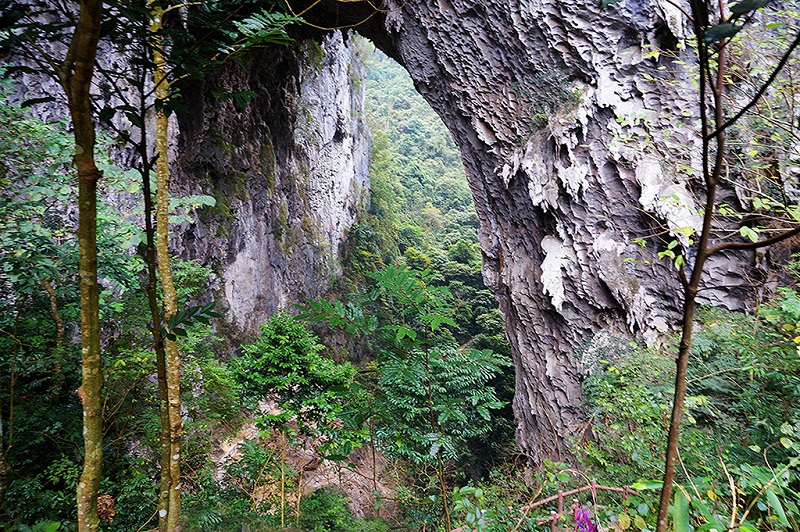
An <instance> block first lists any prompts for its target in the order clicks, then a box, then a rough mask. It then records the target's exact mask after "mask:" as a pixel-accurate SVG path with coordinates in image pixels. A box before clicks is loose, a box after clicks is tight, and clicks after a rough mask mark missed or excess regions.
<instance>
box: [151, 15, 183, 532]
mask: <svg viewBox="0 0 800 532" xmlns="http://www.w3.org/2000/svg"><path fill="white" fill-rule="evenodd" d="M163 16H164V9H163V8H162V7H160V6H158V5H155V4H153V3H151V4H150V31H151V34H152V37H153V47H152V52H153V64H154V69H153V85H154V87H155V96H156V105H155V108H156V136H155V143H156V183H157V191H156V255H157V259H158V271H159V274H160V278H161V289H162V296H163V302H164V313H163V317H164V323H165V324H169V322H170V320H171V319H172V318H173V317H174V316H175V314H176V313H177V311H178V296H177V292H176V291H175V284H174V282H173V279H172V265H171V263H170V257H169V181H170V171H169V153H168V149H167V148H168V139H169V118H168V116H167V113H166V109H165V106H166V104H167V101H168V99H169V92H170V86H169V81H168V79H167V66H166V59H165V56H164V44H163V39H162V30H163V25H162V23H163ZM163 341H164V351H165V366H166V367H165V370H166V371H165V376H166V391H167V402H166V408H165V409H163V408H162V410H161V413H162V416H163V415H164V414H166V415H167V421H168V425H169V467H168V470H167V471H168V473H169V483H168V487H169V490H168V493H167V495H166V504H167V507H166V508H163V507H161V504H163V499H164V497H163V488H164V487H165V486H166V485H167V482H166V479H165V477H162V496H161V497H159V530H169V531H175V530H179V529H180V526H179V516H180V508H181V478H180V477H181V463H180V461H181V437H182V433H183V425H182V421H181V396H180V393H181V386H180V355H179V353H178V344H177V342H176V341H175V339H174V337H173V338H172V339H171V338H169V337H168V335H165V337H164V338H163ZM160 373H161V372H159V374H160ZM164 425H165V423H164V418H163V417H162V427H163V426H164ZM165 451H166V449H165V448H163V447H162V457H164V456H166V453H165ZM162 467H163V465H162Z"/></svg>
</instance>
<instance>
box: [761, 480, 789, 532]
mask: <svg viewBox="0 0 800 532" xmlns="http://www.w3.org/2000/svg"><path fill="white" fill-rule="evenodd" d="M764 495H766V496H767V501H769V505H770V506H771V507H772V510H773V511H774V512H775V515H776V516H777V517H778V522H779V523H780V524H781V525H783V526H785V527H786V528H789V520H788V519H787V518H786V512H785V511H784V510H783V505H782V504H781V501H780V500H779V499H778V496H777V495H775V492H774V491H772V490H770V489H768V490H766V491H765V492H764Z"/></svg>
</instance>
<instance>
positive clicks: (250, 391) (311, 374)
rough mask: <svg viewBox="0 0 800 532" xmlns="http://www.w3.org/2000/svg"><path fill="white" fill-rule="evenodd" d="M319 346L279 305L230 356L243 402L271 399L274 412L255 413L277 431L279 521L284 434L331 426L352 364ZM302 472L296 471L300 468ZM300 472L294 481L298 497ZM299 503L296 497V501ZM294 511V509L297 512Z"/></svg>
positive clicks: (307, 433)
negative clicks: (340, 361)
mask: <svg viewBox="0 0 800 532" xmlns="http://www.w3.org/2000/svg"><path fill="white" fill-rule="evenodd" d="M323 349H324V346H323V345H322V344H320V343H319V342H318V341H317V338H316V337H315V336H314V335H313V334H312V333H311V332H309V331H308V329H306V328H305V326H304V325H303V323H301V322H298V321H296V320H295V319H294V318H293V317H292V316H291V315H290V314H288V313H287V312H285V311H279V312H277V313H276V314H273V315H272V316H271V317H270V319H269V320H268V321H267V323H266V324H264V325H262V326H261V334H260V335H259V336H258V339H256V341H255V342H254V343H252V344H247V345H245V346H243V351H244V353H243V354H242V355H241V356H239V357H237V358H236V359H235V360H234V362H233V371H234V375H235V376H236V378H237V379H238V381H239V382H240V383H241V385H242V390H243V394H244V397H245V399H246V400H247V402H248V405H249V406H250V407H251V408H253V409H254V410H258V409H259V405H258V403H259V402H260V401H263V400H273V401H275V403H276V404H277V406H278V408H279V409H280V412H279V413H277V414H268V413H262V414H259V417H258V423H259V425H260V426H261V428H264V429H267V430H271V429H277V430H278V431H280V436H281V526H285V514H286V446H287V440H288V437H289V436H290V435H294V434H296V433H299V434H300V435H302V436H311V435H314V434H322V433H325V432H331V431H335V429H336V427H337V425H338V421H337V420H338V417H339V414H340V413H341V411H342V409H343V408H344V398H345V397H346V394H347V390H348V387H349V385H350V382H351V381H352V380H353V376H354V375H355V372H356V369H355V367H353V366H352V365H351V364H349V363H344V364H338V363H336V362H334V361H333V360H331V359H329V358H325V357H324V356H322V355H321V353H320V352H321V351H322V350H323ZM300 475H302V471H301V472H300ZM301 488H302V476H301V477H300V480H299V484H298V487H297V493H298V499H299V495H300V490H301ZM297 504H298V508H299V500H298V502H297ZM298 517H299V514H298Z"/></svg>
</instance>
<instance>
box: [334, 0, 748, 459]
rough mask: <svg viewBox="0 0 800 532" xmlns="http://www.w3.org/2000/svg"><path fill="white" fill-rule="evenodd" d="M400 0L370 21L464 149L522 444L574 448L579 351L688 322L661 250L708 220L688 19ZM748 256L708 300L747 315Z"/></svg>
mask: <svg viewBox="0 0 800 532" xmlns="http://www.w3.org/2000/svg"><path fill="white" fill-rule="evenodd" d="M335 4H336V5H335V6H333V5H332V3H328V8H327V9H330V10H331V11H334V10H338V15H337V16H338V17H339V18H340V19H344V18H345V17H344V16H343V14H342V13H343V10H344V7H343V6H344V5H345V4H343V3H340V2H337V3H335ZM360 4H364V3H363V2H361V3H360ZM387 4H388V5H387V6H386V7H387V8H388V9H387V10H386V12H385V13H384V14H381V15H380V16H376V17H374V18H373V19H370V20H369V21H368V22H367V23H365V24H363V25H361V26H360V27H359V31H361V32H362V33H364V34H365V35H367V36H369V37H370V38H372V39H373V40H374V42H375V43H376V44H377V45H378V46H379V47H381V48H382V49H383V50H384V51H385V52H386V53H387V54H389V55H390V56H392V57H394V58H395V59H397V60H398V61H399V62H400V63H401V64H402V65H404V66H405V67H406V69H407V70H408V71H409V73H410V74H411V77H412V78H413V80H414V82H415V85H416V87H417V89H418V90H419V92H420V93H421V94H422V95H423V96H424V97H425V98H426V99H427V100H428V102H430V104H431V105H432V107H433V108H434V109H435V110H436V111H437V112H438V113H439V115H440V116H441V117H442V119H443V120H444V122H445V124H446V125H447V126H448V128H449V129H450V131H451V132H452V133H453V135H454V138H455V140H456V143H457V144H458V145H459V146H460V148H461V153H462V158H463V161H464V165H465V168H466V171H467V175H468V179H469V182H470V185H471V188H472V191H473V195H474V198H475V205H476V208H477V211H478V215H479V218H480V221H481V229H480V241H481V247H482V250H483V264H484V279H485V281H486V283H487V285H489V286H490V287H491V288H492V289H493V291H494V292H495V294H496V295H497V297H498V299H499V301H500V306H501V310H502V312H503V314H504V316H505V320H506V325H507V328H508V335H509V339H510V340H511V344H512V347H513V354H514V362H515V366H516V372H517V377H516V397H515V399H514V408H515V414H516V418H517V422H518V428H517V436H518V442H519V443H520V444H521V445H522V447H523V448H524V450H525V451H527V453H528V454H529V456H530V457H531V458H532V459H533V460H534V461H540V460H542V459H544V458H555V459H559V458H567V457H568V456H569V450H568V445H567V443H566V441H567V439H568V437H569V436H571V435H572V436H580V435H582V434H583V433H584V431H585V429H586V427H587V425H586V424H585V420H584V419H583V418H582V415H581V411H580V393H581V381H582V378H583V376H584V370H583V368H582V367H581V363H580V356H579V352H580V350H581V348H582V347H584V346H586V345H587V343H588V342H589V340H590V339H591V338H592V336H593V334H595V333H596V332H597V331H598V330H601V329H602V330H606V331H611V332H613V331H617V332H619V333H623V334H624V333H633V334H637V335H641V336H643V337H644V338H646V339H648V340H650V341H652V340H654V339H655V338H656V337H658V335H659V334H661V333H662V332H663V331H665V330H666V329H667V328H668V327H669V326H670V325H671V324H674V323H676V316H677V310H678V308H679V306H680V303H681V290H680V287H679V284H678V281H677V278H676V275H675V272H674V270H673V269H672V267H671V265H670V264H669V263H668V262H666V261H663V260H660V259H659V258H658V256H657V253H658V251H659V250H662V249H664V245H665V243H666V242H667V241H668V240H670V239H672V238H673V237H672V236H670V234H669V231H670V230H671V231H673V232H674V231H675V230H677V229H680V228H682V227H685V226H687V225H692V224H694V223H695V222H696V220H695V219H696V210H695V199H694V198H695V197H696V195H697V194H698V191H697V190H694V189H693V186H692V184H691V182H690V181H691V178H690V172H688V171H687V170H686V169H687V168H690V167H695V168H696V167H697V161H698V153H697V146H698V139H697V138H696V136H695V134H694V133H693V127H694V125H695V122H694V120H693V116H692V113H693V109H695V108H696V107H697V104H696V103H694V101H693V96H692V93H691V84H690V83H689V73H688V71H687V68H686V67H685V66H683V65H682V64H681V63H679V62H677V60H685V61H687V62H689V63H691V61H692V59H691V55H690V54H689V55H684V52H682V50H681V47H679V46H678V45H679V44H681V43H682V42H683V39H684V38H685V37H686V28H685V27H684V20H683V18H682V15H681V13H680V12H679V11H678V10H677V9H676V8H675V7H674V5H673V3H672V2H669V1H667V0H624V1H622V2H619V3H616V4H613V5H611V6H609V7H607V8H601V7H600V5H599V4H600V3H599V2H586V1H584V0H559V1H555V0H516V1H512V2H482V1H481V2H478V1H475V0H435V1H433V0H432V1H424V2H423V1H412V2H399V1H395V0H391V1H389V2H387ZM321 9H323V8H321ZM360 9H362V10H363V9H364V6H363V5H361V7H360ZM319 13H320V15H319V16H320V17H324V16H329V15H323V14H322V13H323V11H320V12H319ZM360 17H363V12H362V13H355V12H354V13H353V15H352V17H351V19H350V20H348V21H349V22H353V21H357V20H358V19H359V18H360ZM658 50H660V51H661V52H660V53H655V52H656V51H658ZM659 234H660V235H661V237H660V238H659V237H656V238H653V236H654V235H659ZM639 239H643V240H639ZM665 239H666V240H665ZM735 264H736V263H735V261H730V260H727V259H726V258H721V259H719V260H717V261H715V262H714V263H713V264H711V265H710V269H711V270H712V275H713V276H714V282H715V287H713V288H712V287H709V289H708V290H706V291H705V292H704V295H705V297H706V298H707V301H710V302H713V303H715V304H719V305H722V306H724V307H727V308H741V307H742V305H743V303H742V302H743V300H744V299H745V298H746V297H747V295H748V294H751V293H752V291H751V289H750V287H749V284H748V281H747V280H746V279H745V277H744V275H743V273H742V269H741V267H737V266H735Z"/></svg>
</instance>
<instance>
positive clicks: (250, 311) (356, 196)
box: [175, 31, 370, 333]
mask: <svg viewBox="0 0 800 532" xmlns="http://www.w3.org/2000/svg"><path fill="white" fill-rule="evenodd" d="M362 68H363V67H362V66H361V64H360V63H359V62H357V61H352V60H351V50H350V48H349V46H348V44H347V43H346V42H345V39H344V36H343V34H342V33H341V32H338V31H337V32H333V33H331V34H329V35H327V36H326V37H324V39H322V41H321V43H320V44H317V43H315V42H312V41H304V42H303V43H302V44H301V45H300V46H299V48H298V49H291V48H287V47H282V48H278V49H275V50H270V51H264V52H260V53H259V54H258V55H256V56H253V57H250V58H249V59H248V62H247V63H246V64H245V66H244V67H241V66H239V65H230V66H228V67H226V68H224V69H222V70H221V72H220V73H219V74H218V75H216V76H214V79H213V86H204V87H198V88H197V89H196V90H195V91H192V92H191V93H190V94H189V95H188V96H187V98H186V100H187V102H189V105H187V110H186V111H185V112H182V113H180V115H179V116H180V142H179V146H178V149H177V150H176V152H177V154H178V158H177V163H178V164H177V165H176V168H175V181H176V184H177V185H178V188H179V189H181V190H182V191H183V192H184V193H185V194H198V193H204V194H212V195H214V196H215V198H216V200H217V205H216V206H215V207H214V208H213V209H207V211H206V212H204V213H201V216H200V221H199V222H198V223H195V224H191V225H184V227H182V228H181V229H180V230H179V231H178V235H179V236H178V238H176V242H177V243H178V244H177V245H178V248H179V251H180V254H181V255H182V256H184V257H186V258H192V259H199V260H200V261H201V262H203V263H205V264H208V265H214V266H216V268H217V270H218V272H219V281H218V286H217V288H218V295H220V296H222V297H220V298H218V299H220V300H222V301H223V302H224V304H225V305H227V307H228V308H227V309H226V310H227V316H226V318H227V320H228V321H229V322H230V323H231V324H232V325H233V328H234V331H235V332H248V333H252V332H254V331H256V330H257V327H258V325H259V324H260V323H263V322H264V321H266V319H267V317H268V316H269V315H270V314H272V313H273V312H274V311H275V310H276V309H277V308H279V307H285V306H290V305H291V304H292V303H293V302H297V301H300V300H302V298H304V297H318V296H320V295H321V294H322V293H324V291H325V290H326V289H327V287H328V286H329V281H330V279H331V278H332V277H333V276H334V275H335V274H336V273H337V272H338V271H339V261H338V253H339V245H340V244H341V242H342V241H343V239H344V237H345V231H346V229H347V228H348V227H349V226H350V224H351V223H352V222H353V221H354V219H355V216H356V214H357V212H358V209H359V207H360V205H361V202H362V201H363V200H364V199H365V197H366V196H365V193H366V191H367V189H368V164H369V143H370V140H369V139H370V137H369V132H368V130H367V127H366V122H365V119H364V118H363V117H364V113H363V104H364V97H363V93H362V91H361V88H360V84H359V83H354V79H356V78H360V77H362V76H363V72H362V70H361V69H362ZM189 90H190V91H191V88H190V89H189ZM241 91H250V92H253V93H256V94H257V96H255V97H254V98H253V99H252V100H251V101H250V103H249V105H246V106H237V104H236V100H235V98H233V97H225V96H223V97H222V98H220V97H219V96H217V97H214V96H213V95H212V92H213V93H216V94H217V95H219V94H220V93H225V94H228V95H231V94H234V93H236V92H241Z"/></svg>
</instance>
